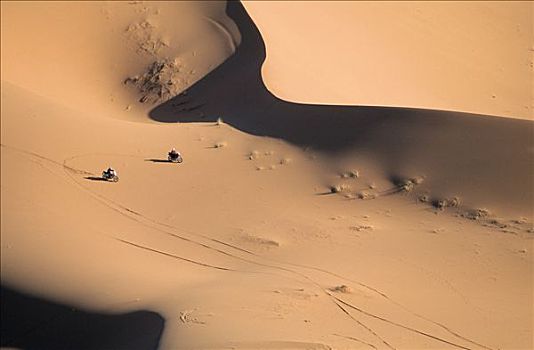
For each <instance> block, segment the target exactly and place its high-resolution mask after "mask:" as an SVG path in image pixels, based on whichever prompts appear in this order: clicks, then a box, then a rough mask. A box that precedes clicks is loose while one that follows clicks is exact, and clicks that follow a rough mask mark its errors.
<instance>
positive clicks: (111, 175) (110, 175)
mask: <svg viewBox="0 0 534 350" xmlns="http://www.w3.org/2000/svg"><path fill="white" fill-rule="evenodd" d="M102 178H103V179H104V180H106V181H111V182H118V181H119V176H118V175H117V174H115V173H110V172H108V171H107V170H104V171H103V172H102Z"/></svg>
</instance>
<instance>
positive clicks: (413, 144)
mask: <svg viewBox="0 0 534 350" xmlns="http://www.w3.org/2000/svg"><path fill="white" fill-rule="evenodd" d="M226 12H227V14H228V16H229V17H230V18H231V19H232V20H233V21H234V22H235V23H236V25H237V27H238V29H239V31H240V33H241V43H240V44H239V45H238V47H237V50H236V52H235V53H234V54H233V55H232V56H231V57H229V58H228V59H227V60H226V61H225V62H223V63H222V64H221V65H220V66H218V67H217V68H216V69H214V70H213V71H211V72H210V73H209V74H208V75H206V76H205V77H204V78H203V79H201V80H199V81H198V82H197V83H195V84H194V85H193V86H191V87H190V88H189V89H188V90H187V91H186V92H185V93H183V94H181V95H178V96H176V97H174V98H172V99H170V100H169V101H167V102H165V103H163V104H161V105H159V106H157V107H156V108H154V109H153V110H152V111H151V112H150V114H149V115H150V118H151V119H153V120H155V121H159V122H166V123H175V122H180V123H184V122H206V123H208V122H209V123H214V122H215V121H216V120H217V119H218V118H222V119H223V120H224V122H225V123H226V124H228V125H231V126H232V127H234V128H236V129H239V130H241V131H243V132H246V133H249V134H252V135H258V136H268V137H273V138H278V139H282V140H285V141H287V142H289V143H291V144H293V145H296V146H299V147H302V148H307V149H311V150H317V151H324V152H326V153H329V154H334V153H340V152H342V151H344V150H349V149H350V150H351V151H355V152H357V153H365V155H366V156H367V157H368V158H369V159H373V160H374V161H376V162H377V164H381V166H383V167H384V170H385V172H386V174H388V175H399V176H401V177H403V176H405V174H404V173H403V170H402V169H407V168H414V167H416V168H418V169H422V170H424V168H425V167H427V166H428V167H429V168H430V167H431V168H432V169H434V170H435V173H436V174H447V173H450V170H451V169H457V170H458V173H459V174H460V172H461V170H462V169H464V168H472V164H473V162H476V164H477V166H478V167H479V168H478V169H479V172H480V174H500V175H499V177H495V179H496V180H495V182H494V183H492V184H491V190H492V191H493V190H495V191H498V192H500V193H501V194H502V195H503V196H504V197H503V198H506V196H507V195H508V194H509V193H511V191H513V190H514V189H513V186H512V184H510V183H509V182H508V181H507V177H506V174H505V173H504V171H503V169H502V167H503V165H502V164H503V163H506V160H507V159H511V158H513V159H514V162H513V164H512V165H513V166H512V167H511V168H509V169H507V172H509V173H513V174H515V175H517V174H519V175H520V178H516V181H519V182H520V183H521V184H522V185H523V186H524V187H525V189H527V188H528V189H532V182H533V181H532V180H533V179H532V175H529V174H528V172H525V169H528V168H529V167H530V166H531V162H532V160H531V158H532V157H531V155H530V154H529V151H528V149H529V147H531V146H530V145H531V144H532V135H533V134H534V123H532V122H531V121H528V120H518V119H510V118H499V117H494V116H485V115H475V114H467V113H460V112H451V111H439V110H428V109H414V108H402V107H400V108H397V107H375V106H346V105H318V104H301V103H292V102H287V101H284V100H281V99H279V98H277V97H276V96H274V95H273V94H272V93H270V92H269V91H268V90H267V88H266V86H265V84H264V83H263V80H262V76H261V66H262V64H263V62H264V60H265V57H266V52H265V44H264V42H263V39H262V37H261V35H260V32H259V31H258V28H257V27H256V25H255V24H254V22H253V21H252V19H251V18H250V17H249V15H248V14H247V12H246V10H245V8H244V7H243V5H242V4H241V3H240V2H239V1H229V2H228V4H227V10H226ZM318 49H320V46H318ZM362 50H365V48H364V47H362ZM288 59H292V58H291V57H288ZM330 64H335V63H330ZM461 83H462V82H458V84H461ZM384 84H387V82H384ZM362 88H363V89H364V88H365V86H362ZM499 145H502V147H500V146H499ZM456 155H462V156H456ZM436 180H438V179H436ZM448 180H449V179H446V178H443V179H439V181H441V182H444V181H448ZM470 181H472V184H470V185H471V186H479V185H480V184H479V183H478V182H477V181H478V180H477V179H476V178H473V179H471V180H470ZM458 182H460V179H459V178H458ZM529 196H530V195H529Z"/></svg>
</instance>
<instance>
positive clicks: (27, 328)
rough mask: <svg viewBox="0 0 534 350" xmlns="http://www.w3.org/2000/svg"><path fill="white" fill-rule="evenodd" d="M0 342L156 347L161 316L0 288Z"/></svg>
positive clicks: (57, 348) (80, 348) (56, 349)
mask: <svg viewBox="0 0 534 350" xmlns="http://www.w3.org/2000/svg"><path fill="white" fill-rule="evenodd" d="M1 306H2V308H1V344H0V345H1V346H2V347H16V348H21V349H39V350H47V349H50V350H52V349H53V350H61V349H77V350H85V349H125V350H126V349H128V350H141V349H143V350H145V349H147V350H148V349H157V348H158V345H159V342H160V338H161V334H162V332H163V327H164V325H165V320H164V319H163V317H161V316H160V315H159V314H157V313H155V312H152V311H135V312H129V313H126V314H119V315H106V314H100V313H92V312H87V311H82V310H77V309H75V308H74V307H71V306H68V305H63V304H58V303H55V302H51V301H47V300H44V299H41V298H37V297H33V296H30V295H27V294H24V293H20V292H18V291H15V290H13V289H11V288H8V287H5V286H2V287H1Z"/></svg>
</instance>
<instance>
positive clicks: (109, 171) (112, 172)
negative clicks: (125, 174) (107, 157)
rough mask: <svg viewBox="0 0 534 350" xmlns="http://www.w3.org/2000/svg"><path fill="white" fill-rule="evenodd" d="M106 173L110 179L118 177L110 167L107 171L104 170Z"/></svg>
mask: <svg viewBox="0 0 534 350" xmlns="http://www.w3.org/2000/svg"><path fill="white" fill-rule="evenodd" d="M106 173H107V174H108V176H109V177H110V178H111V177H114V176H118V175H117V172H116V171H115V169H113V168H112V167H109V168H108V170H106Z"/></svg>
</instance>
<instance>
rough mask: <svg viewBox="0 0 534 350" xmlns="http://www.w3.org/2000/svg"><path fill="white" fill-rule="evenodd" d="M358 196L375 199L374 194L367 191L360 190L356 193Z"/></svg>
mask: <svg viewBox="0 0 534 350" xmlns="http://www.w3.org/2000/svg"><path fill="white" fill-rule="evenodd" d="M358 198H359V199H375V198H376V194H374V193H369V192H367V191H361V192H359V193H358Z"/></svg>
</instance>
